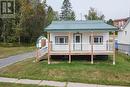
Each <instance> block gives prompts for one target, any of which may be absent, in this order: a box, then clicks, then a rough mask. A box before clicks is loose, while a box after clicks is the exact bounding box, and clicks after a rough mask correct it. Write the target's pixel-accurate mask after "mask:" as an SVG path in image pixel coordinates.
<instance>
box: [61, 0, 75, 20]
mask: <svg viewBox="0 0 130 87" xmlns="http://www.w3.org/2000/svg"><path fill="white" fill-rule="evenodd" d="M60 19H61V20H65V21H66V20H75V13H74V11H72V6H71V3H70V2H69V0H64V2H63V6H62V8H61V17H60Z"/></svg>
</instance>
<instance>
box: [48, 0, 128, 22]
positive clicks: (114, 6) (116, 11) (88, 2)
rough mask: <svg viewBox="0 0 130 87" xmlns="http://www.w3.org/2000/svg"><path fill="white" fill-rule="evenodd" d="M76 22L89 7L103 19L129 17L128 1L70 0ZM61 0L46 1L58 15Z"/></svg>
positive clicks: (82, 17)
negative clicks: (102, 16) (100, 14)
mask: <svg viewBox="0 0 130 87" xmlns="http://www.w3.org/2000/svg"><path fill="white" fill-rule="evenodd" d="M70 2H71V4H72V8H73V10H74V11H75V14H76V20H81V19H82V20H84V19H85V18H84V15H85V14H87V13H88V10H89V8H90V7H93V8H95V9H96V10H97V11H98V12H99V13H102V14H104V15H105V19H106V20H108V19H120V18H126V17H129V16H130V0H70ZM62 3H63V0H47V4H48V5H50V6H51V7H52V8H53V10H54V11H58V12H59V13H60V11H61V7H62Z"/></svg>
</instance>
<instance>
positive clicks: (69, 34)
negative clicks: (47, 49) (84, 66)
mask: <svg viewBox="0 0 130 87" xmlns="http://www.w3.org/2000/svg"><path fill="white" fill-rule="evenodd" d="M68 36H69V40H68V42H69V63H71V33H70V32H69V33H68Z"/></svg>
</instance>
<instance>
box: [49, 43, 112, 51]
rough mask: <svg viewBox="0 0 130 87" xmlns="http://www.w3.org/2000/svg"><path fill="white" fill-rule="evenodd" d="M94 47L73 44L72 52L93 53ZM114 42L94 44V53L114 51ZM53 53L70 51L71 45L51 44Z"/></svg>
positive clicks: (86, 44)
mask: <svg viewBox="0 0 130 87" xmlns="http://www.w3.org/2000/svg"><path fill="white" fill-rule="evenodd" d="M91 46H92V45H91V44H90V43H71V45H70V49H71V51H91V50H92V47H91ZM113 49H114V46H113V42H103V43H102V44H93V51H113ZM50 50H51V51H60V50H61V51H68V50H69V43H66V44H56V43H52V42H50Z"/></svg>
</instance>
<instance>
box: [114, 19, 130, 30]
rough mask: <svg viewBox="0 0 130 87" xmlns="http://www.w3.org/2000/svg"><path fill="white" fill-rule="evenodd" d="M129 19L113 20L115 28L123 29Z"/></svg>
mask: <svg viewBox="0 0 130 87" xmlns="http://www.w3.org/2000/svg"><path fill="white" fill-rule="evenodd" d="M128 19H129V17H127V18H122V19H116V20H113V25H114V26H115V27H118V28H121V27H123V26H124V25H125V24H126V23H127V21H128Z"/></svg>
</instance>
